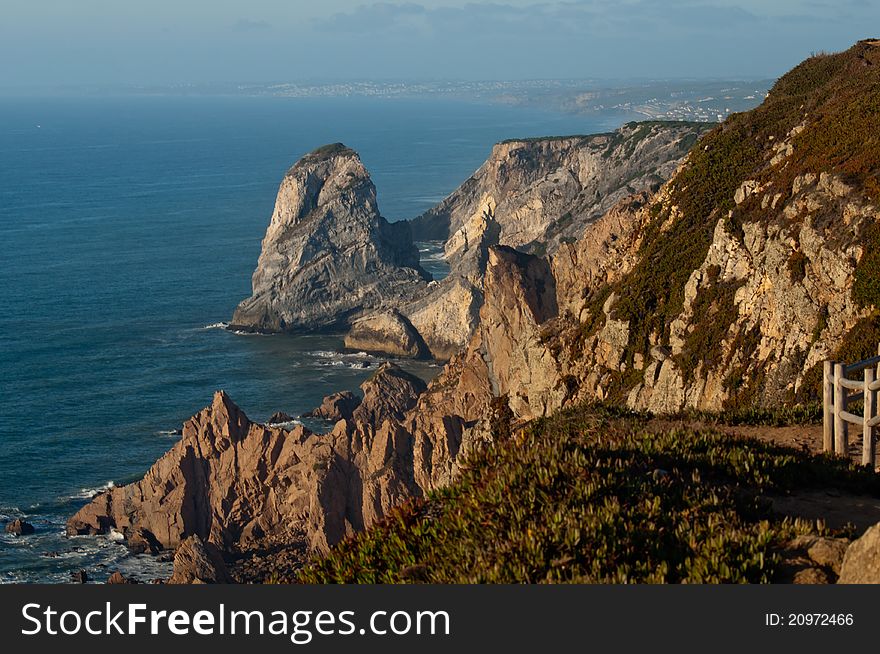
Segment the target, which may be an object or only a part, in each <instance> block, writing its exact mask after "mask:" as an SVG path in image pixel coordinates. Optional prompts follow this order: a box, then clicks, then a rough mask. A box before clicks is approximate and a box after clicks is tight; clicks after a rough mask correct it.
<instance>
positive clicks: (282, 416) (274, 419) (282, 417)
mask: <svg viewBox="0 0 880 654" xmlns="http://www.w3.org/2000/svg"><path fill="white" fill-rule="evenodd" d="M293 420H294V418H293V416H292V415H290V414H289V413H284V412H283V411H277V412H276V413H273V414H272V415H271V416H269V419H268V420H267V421H266V424H267V425H283V424H286V423H289V422H293Z"/></svg>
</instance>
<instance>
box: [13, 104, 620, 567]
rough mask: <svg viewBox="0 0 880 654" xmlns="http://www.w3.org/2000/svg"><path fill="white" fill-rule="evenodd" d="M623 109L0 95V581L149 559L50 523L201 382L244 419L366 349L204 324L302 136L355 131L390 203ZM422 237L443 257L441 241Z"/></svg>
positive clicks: (121, 465)
mask: <svg viewBox="0 0 880 654" xmlns="http://www.w3.org/2000/svg"><path fill="white" fill-rule="evenodd" d="M630 118H631V117H628V116H621V115H619V114H607V115H601V114H599V115H593V116H590V117H589V118H585V117H579V116H573V115H566V114H556V113H550V112H544V111H540V110H534V109H523V108H514V107H506V106H500V105H497V106H495V105H482V104H472V103H466V102H456V101H437V100H382V99H356V98H333V99H314V100H312V99H284V98H244V97H227V98H224V97H192V98H188V97H116V98H76V99H73V98H66V99H61V98H56V99H45V98H43V99H38V100H37V99H2V100H0V407H2V413H0V524H3V523H4V522H5V521H7V520H10V519H13V518H16V517H21V518H23V519H26V520H27V521H28V522H31V523H32V524H33V525H34V526H35V527H36V529H37V533H36V534H35V535H33V536H28V537H21V538H16V537H13V536H10V535H7V534H0V582H53V583H64V582H68V581H70V575H71V573H72V572H75V571H78V570H81V569H84V570H86V571H87V573H88V575H89V576H90V578H91V579H93V580H96V581H101V580H103V579H106V577H107V576H109V574H110V573H112V572H113V571H114V570H121V571H123V572H124V573H126V574H129V575H134V576H137V577H139V578H140V579H142V580H149V579H151V578H153V577H157V576H163V575H166V574H167V573H168V571H169V564H168V563H167V562H160V561H156V560H155V559H152V558H151V557H148V556H143V555H142V556H133V555H130V554H129V553H128V552H127V551H126V550H125V548H124V547H123V546H122V545H121V544H120V543H119V541H118V540H116V539H114V538H113V537H97V538H91V537H76V538H67V537H65V536H64V522H65V520H66V519H67V517H69V516H70V515H72V514H73V513H74V512H75V511H76V510H77V508H78V507H79V506H81V505H82V504H83V503H84V502H86V501H87V500H88V498H89V497H91V496H93V495H94V494H95V493H97V492H98V491H99V490H100V489H102V488H105V487H107V486H108V485H111V484H117V485H118V484H124V483H128V482H131V481H134V480H136V479H138V478H139V477H141V476H142V475H143V474H144V472H145V471H146V470H147V469H148V468H149V467H150V465H152V463H153V462H154V461H155V460H156V459H157V458H158V457H159V456H160V455H161V454H162V453H164V452H165V451H166V450H168V449H169V448H170V447H172V446H173V444H174V442H175V440H176V438H178V436H176V435H175V430H177V429H179V428H180V426H181V424H182V422H183V421H184V420H185V419H187V418H188V417H189V416H191V415H192V414H194V413H195V412H197V411H199V410H200V409H201V408H203V407H204V406H206V405H207V404H209V403H210V400H211V396H212V393H213V391H214V390H216V389H224V390H226V391H227V392H228V393H229V394H230V396H231V397H232V399H233V400H234V401H235V402H236V403H237V404H238V405H239V406H240V407H241V408H242V409H243V410H244V411H245V412H246V413H247V414H248V416H249V417H251V419H254V420H265V419H266V418H268V417H269V416H270V415H271V414H272V413H274V412H275V411H285V412H287V413H290V414H292V415H298V414H300V413H302V412H305V411H306V410H308V409H310V408H312V407H314V406H316V405H317V404H318V403H319V402H320V400H321V398H322V397H323V396H324V395H326V394H328V393H330V392H333V391H337V390H343V389H352V390H354V389H356V388H357V386H358V385H359V384H360V383H361V382H362V381H363V380H364V379H365V378H366V376H368V375H369V374H370V370H371V369H373V368H375V367H376V366H377V365H378V364H379V362H380V361H379V360H378V359H376V358H374V357H371V356H368V355H366V354H364V353H344V352H342V351H341V347H342V339H341V337H340V336H338V335H298V336H287V335H284V336H281V335H273V336H259V335H238V334H233V333H231V332H229V331H226V330H224V329H222V328H220V327H221V326H222V324H223V323H224V321H227V320H229V318H230V317H231V315H232V311H233V309H234V308H235V306H236V304H237V303H238V302H239V301H240V300H242V299H243V298H245V297H247V296H248V295H249V291H250V277H251V273H252V272H253V269H254V267H255V265H256V261H257V257H258V255H259V252H260V241H261V239H262V237H263V234H264V231H265V228H266V226H267V224H268V221H269V217H270V215H271V213H272V208H273V205H274V200H275V193H276V190H277V187H278V183H279V182H280V180H281V177H282V175H283V174H284V171H285V170H286V169H287V168H288V167H289V166H290V165H291V164H293V163H294V162H295V161H296V160H297V159H298V158H299V157H300V156H301V155H303V154H304V153H306V152H308V151H310V150H312V149H314V148H315V147H318V146H320V145H323V144H325V143H332V142H336V141H342V142H344V143H345V144H346V145H348V146H350V147H353V148H354V149H356V150H357V151H358V152H359V153H360V154H361V156H362V159H363V161H364V163H365V165H366V166H367V168H368V169H369V170H370V172H371V174H372V176H373V181H374V182H375V184H376V186H377V189H378V196H379V205H380V209H381V210H382V213H383V215H385V216H386V217H387V218H388V219H389V220H400V219H406V218H412V217H414V216H416V215H418V214H420V213H422V212H423V211H425V210H426V209H428V208H430V207H431V206H433V205H434V204H436V203H437V202H439V201H440V200H442V199H443V197H445V196H446V195H447V194H448V193H449V192H451V191H452V190H454V189H455V188H456V187H457V186H458V185H459V184H460V183H461V182H462V181H464V180H465V179H466V178H467V176H468V175H470V174H471V172H473V171H474V170H475V169H476V168H477V167H478V166H479V165H480V164H481V163H482V162H483V161H484V160H485V158H486V157H487V156H488V154H489V152H490V149H491V146H492V144H493V143H495V142H497V141H501V140H503V139H507V138H514V137H533V136H542V135H549V134H554V135H555V134H585V133H593V132H600V131H608V130H610V129H613V128H615V127H617V126H618V125H619V124H621V123H623V122H625V120H627V119H630ZM420 248H421V250H422V251H423V259H424V261H425V265H426V267H427V268H428V269H429V270H430V271H431V272H432V273H433V274H436V275H438V276H442V275H443V274H444V265H443V262H442V259H441V258H440V257H439V256H438V253H439V249H438V245H437V244H430V243H426V244H420ZM405 365H406V366H408V367H409V368H410V369H411V370H413V371H414V372H416V373H417V374H419V375H421V376H423V377H425V378H429V377H431V376H432V375H434V374H436V373H437V372H438V371H439V367H438V366H437V365H436V364H430V363H419V364H416V363H406V364H405Z"/></svg>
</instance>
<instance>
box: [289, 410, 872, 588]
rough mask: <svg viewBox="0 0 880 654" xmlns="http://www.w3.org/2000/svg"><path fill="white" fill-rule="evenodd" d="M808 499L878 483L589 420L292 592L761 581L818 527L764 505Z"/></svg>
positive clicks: (562, 424) (542, 433) (477, 470)
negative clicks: (308, 587)
mask: <svg viewBox="0 0 880 654" xmlns="http://www.w3.org/2000/svg"><path fill="white" fill-rule="evenodd" d="M620 416H622V417H620ZM808 488H825V489H828V488H840V489H847V490H854V491H872V492H875V493H876V492H877V491H878V490H880V483H878V477H877V476H876V475H874V474H872V473H870V472H867V471H865V470H862V469H857V468H855V467H852V466H851V465H849V464H848V463H846V462H844V461H842V460H835V459H831V458H825V457H816V456H810V455H806V454H804V453H801V452H797V451H795V450H791V449H787V448H783V447H778V446H771V445H768V444H764V443H761V442H758V441H753V440H744V439H735V438H732V437H728V436H724V435H722V434H720V433H719V432H717V431H714V430H711V429H706V430H689V429H684V428H676V427H663V426H662V425H652V424H651V423H650V422H647V421H646V420H645V417H644V416H635V415H631V414H626V412H622V411H614V410H610V409H603V408H595V407H594V408H589V407H583V408H580V409H575V410H570V411H566V412H562V413H560V414H558V415H557V416H555V417H552V418H549V419H543V420H539V421H537V422H535V423H533V424H532V425H531V426H529V427H528V428H527V429H526V430H525V431H524V432H522V433H521V434H517V435H514V436H512V437H511V438H510V439H508V440H499V441H498V442H497V443H496V444H494V445H491V446H488V447H487V448H485V449H484V450H482V451H480V452H478V453H476V454H474V455H472V456H471V457H470V459H469V461H468V462H467V465H466V467H465V471H464V473H463V475H462V476H461V478H460V479H459V480H458V481H457V482H456V483H454V484H453V485H452V486H450V487H448V488H446V489H443V490H441V491H438V492H436V493H434V494H433V495H431V496H430V497H429V498H428V499H426V500H421V501H416V502H411V503H409V504H406V505H404V506H403V507H401V508H399V509H398V510H396V511H395V512H394V513H393V514H392V515H391V516H390V517H389V518H388V519H387V520H386V521H385V522H384V523H382V524H381V525H379V526H377V527H375V528H373V529H371V530H369V531H367V532H366V533H363V534H360V535H358V536H356V537H354V538H352V539H350V540H347V541H345V542H343V543H341V544H340V545H339V546H337V547H336V548H334V550H333V551H332V552H331V553H330V555H329V556H327V557H326V558H324V559H321V560H317V561H315V562H313V563H312V564H311V565H310V566H308V567H306V568H305V569H304V570H303V571H302V572H301V573H300V577H299V580H300V581H302V582H306V583H328V582H329V583H332V582H339V583H400V582H434V583H472V582H488V583H493V582H498V583H518V582H576V583H584V582H587V583H594V582H601V583H605V582H691V583H700V582H769V581H772V580H773V579H774V578H775V576H776V575H777V573H778V570H779V567H780V560H781V557H780V554H779V551H780V548H781V547H782V546H783V545H784V544H785V543H786V542H787V541H789V540H790V539H791V538H793V537H795V536H797V535H801V534H805V533H808V532H810V531H811V530H815V528H814V526H813V525H810V524H807V523H804V522H793V521H790V520H780V519H777V518H774V516H773V515H772V514H771V512H770V510H769V502H768V501H767V499H766V494H772V493H777V492H778V493H783V492H786V491H795V490H798V489H808Z"/></svg>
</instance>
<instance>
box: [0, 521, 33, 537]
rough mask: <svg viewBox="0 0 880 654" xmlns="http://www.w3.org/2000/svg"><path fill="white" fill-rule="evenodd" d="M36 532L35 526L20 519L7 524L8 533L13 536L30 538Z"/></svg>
mask: <svg viewBox="0 0 880 654" xmlns="http://www.w3.org/2000/svg"><path fill="white" fill-rule="evenodd" d="M34 531H35V529H34V526H33V525H32V524H31V523H29V522H25V521H24V520H19V519H18V518H16V519H15V520H13V521H12V522H8V523H6V533H7V534H12V535H13V536H29V535H31V534H32V533H34Z"/></svg>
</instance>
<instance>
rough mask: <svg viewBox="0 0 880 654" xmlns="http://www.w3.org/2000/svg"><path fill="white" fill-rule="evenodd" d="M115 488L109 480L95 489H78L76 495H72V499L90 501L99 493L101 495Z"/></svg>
mask: <svg viewBox="0 0 880 654" xmlns="http://www.w3.org/2000/svg"><path fill="white" fill-rule="evenodd" d="M115 487H116V484H115V483H114V482H113V480H112V479H111V480H110V481H108V482H107V483H106V484H104V485H103V486H99V487H97V488H80V490H79V493H77V494H76V495H72V497H73V498H74V499H78V500H90V499H92V498H93V497H95V496H96V495H98V494H99V493H103V492H105V491H108V490H111V489H113V488H115Z"/></svg>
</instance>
